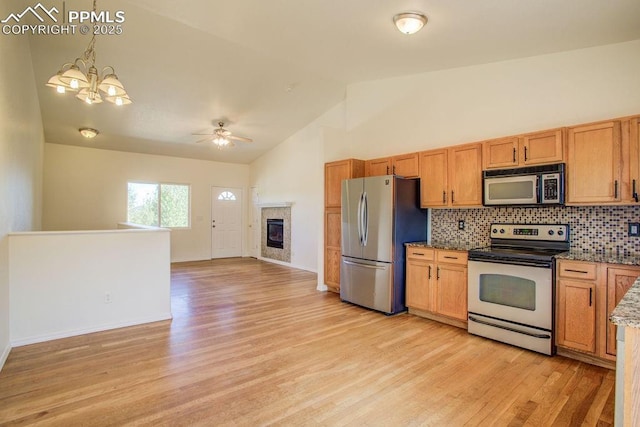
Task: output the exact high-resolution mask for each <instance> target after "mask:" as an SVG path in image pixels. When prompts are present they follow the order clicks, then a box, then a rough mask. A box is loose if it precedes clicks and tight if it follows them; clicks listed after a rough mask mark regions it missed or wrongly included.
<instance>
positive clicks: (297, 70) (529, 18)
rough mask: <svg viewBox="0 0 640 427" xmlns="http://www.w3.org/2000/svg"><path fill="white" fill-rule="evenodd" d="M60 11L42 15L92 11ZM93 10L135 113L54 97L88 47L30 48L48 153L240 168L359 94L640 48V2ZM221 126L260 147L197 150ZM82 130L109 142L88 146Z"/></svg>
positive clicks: (235, 3)
mask: <svg viewBox="0 0 640 427" xmlns="http://www.w3.org/2000/svg"><path fill="white" fill-rule="evenodd" d="M62 3H63V2H61V1H60V0H51V2H49V3H47V2H46V1H44V2H43V4H44V5H45V6H52V5H56V6H57V7H58V8H60V9H62V7H64V8H65V9H66V10H91V6H92V5H91V1H89V0H66V1H65V2H64V4H62ZM25 4H26V2H25ZM33 5H35V4H33ZM97 7H98V10H108V11H111V12H115V11H118V10H122V11H124V12H125V22H124V23H123V24H122V29H123V32H122V34H120V35H99V36H98V37H97V39H96V51H97V61H96V64H97V66H98V68H102V67H104V66H107V65H112V66H113V67H114V68H115V70H116V73H117V75H118V77H119V78H120V80H121V81H122V82H123V83H124V85H125V87H126V89H127V90H128V92H129V94H130V96H131V98H132V99H133V101H134V103H133V104H131V105H128V106H122V107H115V106H114V105H112V104H108V103H103V104H100V105H92V106H89V105H85V104H83V103H82V102H80V101H78V100H76V99H75V98H74V97H73V96H72V95H70V94H66V95H59V94H57V93H55V91H54V90H52V89H51V88H48V87H45V85H44V84H45V83H46V81H47V80H48V78H49V77H51V75H53V74H54V73H55V72H56V71H58V69H59V68H60V66H61V65H62V64H63V63H65V62H69V61H73V60H74V59H75V58H76V57H79V56H81V54H82V53H83V52H84V50H85V48H86V47H87V44H88V43H89V40H90V36H88V35H81V34H79V33H76V34H75V35H36V36H30V44H31V55H32V61H33V66H34V70H35V79H36V86H37V90H38V94H39V98H40V104H41V110H42V117H43V123H44V130H45V140H46V141H47V142H50V143H58V144H70V145H81V146H91V147H96V148H105V149H114V150H123V151H132V152H141V153H154V154H163V155H171V156H179V157H189V158H198V159H209V160H218V161H224V162H237V163H250V162H251V161H253V160H255V159H256V158H257V157H259V156H260V155H262V154H263V153H264V152H266V151H268V150H269V149H271V148H273V147H274V146H275V145H277V144H279V143H280V142H282V141H284V140H285V139H286V138H287V137H289V136H290V135H292V134H293V133H295V132H296V131H297V130H299V129H301V128H303V127H304V126H305V125H307V124H308V123H309V122H311V121H312V120H313V119H315V118H316V117H318V116H319V115H321V114H322V113H323V112H325V111H326V110H328V109H329V108H331V107H333V106H334V105H336V104H337V103H339V102H340V101H341V100H343V99H344V96H345V92H346V88H347V86H348V85H349V84H350V83H354V82H359V81H367V80H375V79H384V78H389V77H396V76H402V75H409V74H416V73H422V72H428V71H433V70H442V69H447V68H454V67H463V66H469V65H474V64H481V63H488V62H495V61H502V60H509V59H515V58H521V57H528V56H535V55H542V54H547V53H552V52H559V51H565V50H572V49H580V48H587V47H592V46H597V45H604V44H610V43H618V42H623V41H629V40H635V39H640V25H638V22H640V1H638V0H606V1H604V0H562V1H558V0H519V1H514V0H482V1H477V0H446V1H443V0H439V1H438V0H401V1H398V0H376V1H371V0H346V1H327V0H295V1H292V0H269V1H264V0H190V1H184V2H177V1H170V0H135V1H134V0H108V1H106V0H100V1H98V4H97ZM408 10H415V11H421V12H423V13H424V14H425V15H426V16H427V17H428V23H427V25H426V26H425V28H423V29H422V31H420V32H419V33H417V34H415V35H413V36H406V35H403V34H401V33H400V32H398V30H397V29H396V28H395V27H394V25H393V22H392V17H393V15H395V14H396V13H399V12H403V11H408ZM16 12H19V11H16ZM3 18H4V17H3ZM219 120H223V121H224V122H225V123H226V126H225V127H226V128H227V129H229V130H231V131H232V132H233V133H234V134H237V135H241V136H246V137H249V138H252V139H253V140H254V142H253V143H251V144H244V143H236V145H235V146H234V147H232V148H231V149H228V150H218V149H216V148H214V147H213V146H212V145H211V144H209V143H200V144H198V143H196V141H197V140H199V139H200V138H199V137H196V136H193V135H192V133H201V132H205V131H210V130H212V129H213V127H214V125H215V123H216V122H218V121H219ZM80 127H92V128H96V129H98V130H99V131H100V135H99V136H98V137H97V138H95V139H93V140H91V141H88V140H86V139H84V138H82V137H81V136H80V135H79V133H78V128H80Z"/></svg>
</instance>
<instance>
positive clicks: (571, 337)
mask: <svg viewBox="0 0 640 427" xmlns="http://www.w3.org/2000/svg"><path fill="white" fill-rule="evenodd" d="M639 276H640V267H635V266H626V265H619V264H606V263H595V262H581V261H569V260H559V261H558V266H557V281H556V284H557V286H556V288H557V289H556V291H557V303H556V344H557V345H558V347H559V348H561V349H562V348H565V349H568V350H572V351H573V350H575V351H578V352H581V353H585V354H587V355H589V356H592V357H595V358H597V359H602V360H608V361H614V360H615V358H616V326H615V325H614V324H613V323H611V322H610V321H609V317H610V316H611V312H612V311H613V309H614V308H615V307H616V305H618V303H619V302H620V300H621V299H622V297H624V295H625V293H626V292H627V291H628V290H629V288H631V286H632V285H633V283H634V282H635V281H636V279H637V278H638V277H639Z"/></svg>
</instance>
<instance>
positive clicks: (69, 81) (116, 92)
mask: <svg viewBox="0 0 640 427" xmlns="http://www.w3.org/2000/svg"><path fill="white" fill-rule="evenodd" d="M93 12H94V16H95V12H96V0H93ZM95 46H96V35H95V32H94V34H93V36H92V37H91V41H90V42H89V45H88V46H87V49H86V50H85V51H84V53H83V55H82V57H81V58H76V60H75V61H74V62H67V63H65V64H63V65H62V67H60V70H59V71H58V72H57V73H56V74H54V75H53V76H52V77H51V78H50V79H49V81H47V86H49V87H53V88H55V90H56V92H58V93H66V92H67V91H71V92H78V93H77V95H76V98H78V99H80V100H81V101H84V102H86V103H87V104H99V103H101V102H102V99H103V98H102V97H103V96H104V99H106V100H107V101H109V102H111V103H113V104H116V105H127V104H131V102H132V101H131V98H129V95H128V94H127V91H126V90H125V89H124V86H123V85H122V83H120V80H118V76H116V73H115V70H114V69H113V67H112V66H110V65H109V66H106V67H104V68H103V69H102V72H101V74H102V76H100V75H99V74H98V69H97V68H96V66H95V63H96V50H95Z"/></svg>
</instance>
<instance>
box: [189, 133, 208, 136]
mask: <svg viewBox="0 0 640 427" xmlns="http://www.w3.org/2000/svg"><path fill="white" fill-rule="evenodd" d="M191 135H209V136H213V134H212V133H211V132H209V133H192V134H191Z"/></svg>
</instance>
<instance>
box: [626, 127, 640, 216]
mask: <svg viewBox="0 0 640 427" xmlns="http://www.w3.org/2000/svg"><path fill="white" fill-rule="evenodd" d="M622 124H623V128H624V131H623V138H622V144H623V153H626V152H629V162H628V173H629V178H627V179H625V178H626V176H627V168H626V166H627V164H626V163H624V162H623V187H622V190H623V191H622V198H623V201H624V202H626V203H634V204H635V203H638V199H639V194H638V193H640V117H633V118H631V119H628V120H626V121H624V122H623V123H622ZM624 157H625V156H624V155H623V159H624Z"/></svg>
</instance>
